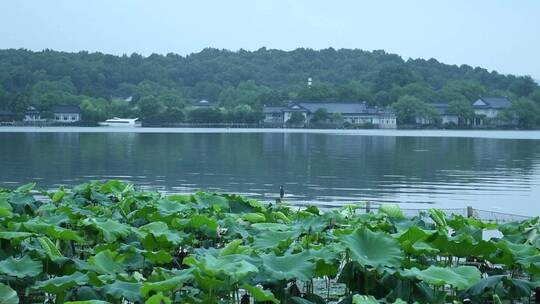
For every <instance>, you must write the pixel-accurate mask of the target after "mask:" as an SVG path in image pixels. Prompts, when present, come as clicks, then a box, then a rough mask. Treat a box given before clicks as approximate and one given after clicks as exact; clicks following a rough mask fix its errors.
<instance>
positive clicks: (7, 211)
mask: <svg viewBox="0 0 540 304" xmlns="http://www.w3.org/2000/svg"><path fill="white" fill-rule="evenodd" d="M12 211H13V207H11V205H10V204H9V203H8V201H7V198H6V194H5V193H0V216H2V217H7V216H10V215H11V212H12Z"/></svg>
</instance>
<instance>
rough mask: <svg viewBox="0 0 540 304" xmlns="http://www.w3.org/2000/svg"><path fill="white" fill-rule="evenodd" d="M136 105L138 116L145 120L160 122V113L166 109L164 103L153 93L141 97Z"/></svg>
mask: <svg viewBox="0 0 540 304" xmlns="http://www.w3.org/2000/svg"><path fill="white" fill-rule="evenodd" d="M137 105H138V107H139V117H140V118H141V119H142V120H143V121H145V122H161V121H162V119H160V116H161V114H163V113H164V111H165V110H166V107H165V105H164V104H163V103H162V102H161V101H160V100H159V99H157V98H156V97H155V96H153V95H148V96H144V97H142V98H141V99H140V100H139V101H138V102H137Z"/></svg>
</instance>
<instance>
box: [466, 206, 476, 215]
mask: <svg viewBox="0 0 540 304" xmlns="http://www.w3.org/2000/svg"><path fill="white" fill-rule="evenodd" d="M467 217H474V215H473V208H472V207H471V206H467Z"/></svg>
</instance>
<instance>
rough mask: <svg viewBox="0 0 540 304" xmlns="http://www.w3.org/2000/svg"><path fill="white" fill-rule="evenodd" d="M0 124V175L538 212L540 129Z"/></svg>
mask: <svg viewBox="0 0 540 304" xmlns="http://www.w3.org/2000/svg"><path fill="white" fill-rule="evenodd" d="M114 131H115V132H111V129H107V128H35V129H34V128H5V127H4V128H0V187H15V186H17V185H21V184H24V183H27V182H30V181H34V182H37V183H38V185H39V186H41V187H43V188H55V187H57V186H59V185H73V184H77V183H81V182H85V181H87V180H90V179H99V180H101V179H111V178H115V179H122V180H126V181H131V182H133V183H135V184H137V185H139V186H141V187H148V188H156V189H159V190H162V191H167V192H175V193H187V192H194V191H196V190H199V189H204V190H208V191H219V192H234V193H241V194H244V195H247V196H250V197H253V198H257V199H261V200H265V201H272V200H274V199H275V198H276V195H277V193H278V189H279V185H281V184H282V185H284V186H285V190H286V193H287V195H286V199H287V200H288V201H289V202H291V203H293V204H304V203H308V202H309V203H315V204H321V205H325V206H338V205H342V204H344V203H348V202H356V201H373V202H395V203H400V204H403V206H404V207H411V208H418V207H419V208H429V207H432V206H437V207H441V208H461V207H465V206H467V205H471V206H473V207H475V208H479V209H487V210H494V211H501V212H510V213H516V214H523V215H540V200H539V199H538V198H539V197H540V132H511V131H472V132H471V131H395V130H388V131H382V130H370V131H369V130H368V131H329V132H328V131H311V132H310V133H304V132H300V131H299V130H295V131H290V132H289V131H286V132H282V131H281V130H277V131H276V130H234V129H230V130H228V129H202V130H201V129H198V130H190V129H144V128H141V129H137V130H136V133H134V132H133V130H114Z"/></svg>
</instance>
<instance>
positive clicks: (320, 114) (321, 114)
mask: <svg viewBox="0 0 540 304" xmlns="http://www.w3.org/2000/svg"><path fill="white" fill-rule="evenodd" d="M326 120H328V111H327V110H326V109H325V108H319V109H317V110H315V112H313V117H312V118H311V121H313V122H325V121H326Z"/></svg>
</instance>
